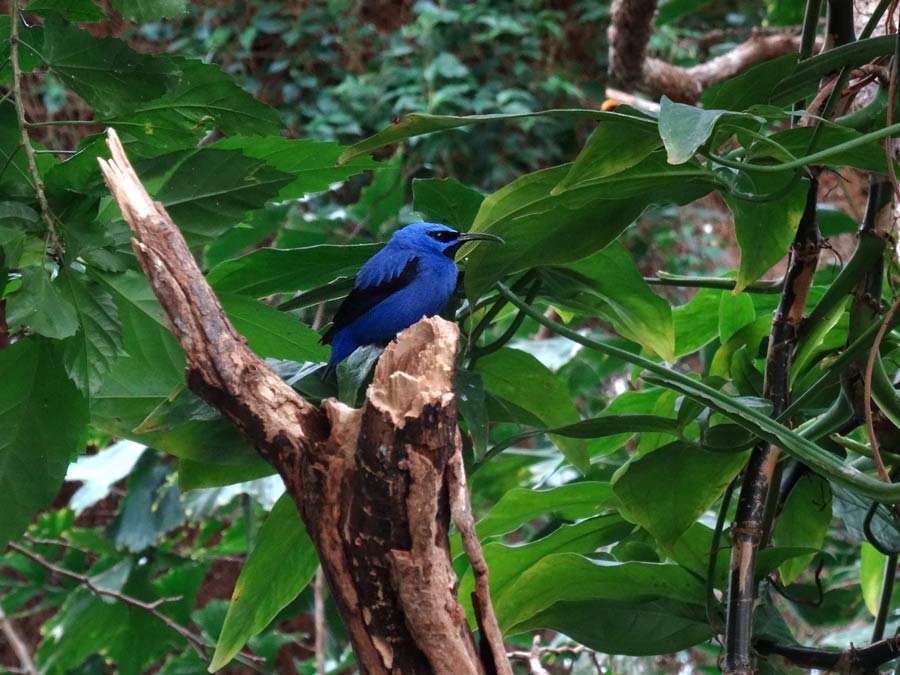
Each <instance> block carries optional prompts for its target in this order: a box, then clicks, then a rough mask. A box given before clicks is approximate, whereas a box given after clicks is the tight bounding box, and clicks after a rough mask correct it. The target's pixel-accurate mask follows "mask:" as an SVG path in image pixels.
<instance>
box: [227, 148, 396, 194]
mask: <svg viewBox="0 0 900 675" xmlns="http://www.w3.org/2000/svg"><path fill="white" fill-rule="evenodd" d="M244 133H246V131H245V132H244ZM212 147H213V148H218V149H220V150H240V151H241V152H242V153H244V154H245V155H246V156H247V157H253V158H255V159H259V160H262V161H264V162H266V164H268V165H269V166H272V167H274V168H276V169H278V170H279V171H283V172H284V173H286V174H289V175H291V176H292V177H293V180H291V181H290V182H289V183H288V184H287V185H285V186H284V187H283V188H281V190H280V191H279V193H278V198H279V199H299V198H300V197H303V196H304V195H307V194H310V193H313V192H323V191H324V190H327V189H329V187H330V186H331V185H332V184H333V183H337V182H340V181H342V180H345V179H347V178H349V177H350V176H353V175H354V174H357V173H360V172H362V171H366V170H367V169H376V168H378V167H379V166H381V164H379V163H378V162H375V161H373V160H371V159H369V158H367V157H365V158H361V159H357V160H355V161H352V162H344V163H343V164H341V165H340V166H336V165H335V163H336V162H337V159H338V157H339V156H340V155H341V153H342V152H343V151H344V150H345V148H344V146H341V145H338V144H337V143H331V142H322V141H310V140H305V139H301V140H289V139H287V138H282V137H281V136H241V137H234V138H226V139H224V140H221V141H219V142H218V143H216V144H215V145H213V146H212Z"/></svg>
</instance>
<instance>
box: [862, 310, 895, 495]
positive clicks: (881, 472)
mask: <svg viewBox="0 0 900 675" xmlns="http://www.w3.org/2000/svg"><path fill="white" fill-rule="evenodd" d="M898 309H900V298H898V299H897V301H896V302H895V303H894V304H893V305H891V308H890V310H889V311H888V313H887V314H886V315H885V317H884V321H882V322H881V327H880V328H879V329H878V333H877V334H876V335H875V342H874V343H873V344H872V349H871V351H870V352H869V360H868V362H867V363H866V376H865V381H864V385H863V406H864V408H863V409H864V412H865V416H866V431H868V433H869V445H870V446H871V447H872V458H873V459H874V460H875V467H876V468H877V469H878V477H879V478H881V480H883V481H884V482H886V483H890V482H891V479H890V476H888V472H887V469H886V468H885V466H884V461H883V460H882V459H881V451H880V450H879V448H878V439H876V438H875V423H874V422H873V420H872V371H873V370H874V368H875V359H877V358H878V348H879V347H880V346H881V341H882V340H883V339H884V336H885V334H886V333H887V331H888V327H889V326H890V325H891V321H893V319H894V315H895V314H896V313H897V310H898Z"/></svg>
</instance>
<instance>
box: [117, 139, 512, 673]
mask: <svg viewBox="0 0 900 675" xmlns="http://www.w3.org/2000/svg"><path fill="white" fill-rule="evenodd" d="M107 143H108V145H109V147H110V150H111V152H112V159H111V160H109V161H104V160H102V159H101V160H100V165H101V169H102V171H103V175H104V177H105V178H106V182H107V184H108V185H109V188H110V191H111V192H112V194H113V196H114V197H115V199H116V201H117V202H118V204H119V207H120V209H121V210H122V214H123V216H124V217H125V220H126V221H127V222H128V224H129V225H130V226H131V228H132V230H133V231H134V233H135V235H136V236H135V238H134V239H133V240H132V244H133V247H134V251H135V253H136V255H137V258H138V260H139V262H140V264H141V267H143V269H144V272H145V274H146V275H147V278H148V279H149V280H150V285H151V286H152V287H153V290H154V292H155V293H156V296H157V297H158V298H159V301H160V303H161V304H162V307H163V309H164V310H165V312H166V314H167V315H168V317H169V321H170V325H171V329H172V331H173V333H174V334H175V336H176V337H177V338H178V341H179V342H180V343H181V346H182V348H183V349H184V351H185V354H186V356H187V364H188V365H187V381H188V384H189V386H190V387H191V389H192V390H193V391H194V392H195V393H196V394H197V395H198V396H200V397H201V398H203V399H205V400H206V401H207V402H209V403H210V404H212V405H213V406H215V407H216V408H217V409H218V410H219V411H220V412H221V413H222V414H223V415H225V416H226V417H227V418H228V419H229V420H230V421H231V422H232V423H233V424H234V425H235V427H237V429H239V430H240V431H241V433H242V434H243V435H244V436H245V437H246V438H247V440H248V441H250V443H251V444H252V445H253V446H254V447H255V448H256V449H257V451H258V452H259V453H260V454H261V455H262V456H263V457H264V458H265V459H266V460H267V461H268V462H270V463H271V464H272V465H273V466H274V467H275V468H276V469H277V470H278V472H279V474H280V475H281V477H282V478H283V479H284V483H285V486H286V488H287V491H288V493H289V494H290V495H291V497H292V498H293V500H294V502H295V503H296V505H297V508H298V510H299V511H300V514H301V516H302V518H303V521H304V523H305V524H306V528H307V531H308V532H309V534H310V537H311V538H312V540H313V542H314V543H315V545H316V549H317V550H318V553H319V559H320V561H321V563H322V569H323V571H324V573H325V578H326V580H327V582H328V585H329V587H330V589H331V593H332V596H333V597H334V599H335V602H336V604H337V606H338V609H339V610H340V613H341V616H342V618H343V620H344V622H345V623H346V625H347V630H348V633H349V635H350V639H351V642H352V644H353V648H354V650H355V652H356V657H357V661H358V664H359V667H360V672H361V673H364V674H365V675H388V674H390V675H420V674H430V673H436V674H438V675H445V674H446V675H464V674H469V673H471V674H472V675H492V674H493V673H499V674H501V675H511V673H512V671H511V669H510V665H509V661H508V660H507V657H506V654H505V650H504V648H503V642H502V636H501V633H500V630H499V627H498V625H497V621H496V618H495V616H494V613H493V608H492V606H491V603H490V597H489V595H488V592H487V567H486V566H485V564H484V559H483V557H482V556H481V549H480V546H479V545H478V540H477V538H475V537H474V525H473V522H472V516H471V509H470V506H469V502H468V492H467V491H466V489H465V478H464V474H463V469H462V460H461V444H460V437H459V430H458V429H457V426H456V400H455V397H454V393H453V392H454V386H453V381H454V376H455V372H454V371H455V353H456V348H457V343H458V338H459V333H458V329H457V327H456V325H455V324H452V323H449V322H447V321H444V320H442V319H440V318H434V319H423V320H422V321H420V322H419V323H417V324H415V325H414V326H412V327H411V328H409V329H407V330H406V331H404V332H403V333H402V334H401V335H400V336H399V337H398V339H397V341H395V342H394V343H392V344H391V345H390V346H389V347H388V348H387V349H386V350H385V353H384V355H383V356H382V358H381V361H380V362H379V364H378V366H377V368H376V371H375V378H374V381H373V383H372V385H371V386H370V388H369V390H368V393H367V397H366V403H365V405H364V407H363V408H362V409H361V410H355V409H352V408H349V407H347V406H345V405H343V404H341V403H339V402H337V401H335V400H332V399H329V400H326V401H324V402H323V403H322V405H321V407H320V408H317V407H316V406H313V405H312V404H310V403H309V402H307V401H305V400H304V399H303V398H302V397H300V396H299V394H297V393H296V392H295V391H294V390H293V389H292V388H291V387H290V386H288V385H287V384H286V383H285V382H284V381H283V380H281V378H279V377H278V376H277V375H276V374H275V373H274V371H272V369H271V368H269V366H268V365H267V364H266V363H265V362H264V361H263V360H261V359H260V358H259V357H258V356H256V355H255V354H254V353H253V352H252V351H250V349H249V348H248V347H247V344H246V341H245V340H244V338H243V337H242V336H241V335H240V334H238V333H237V331H236V330H235V329H234V327H233V326H232V325H231V324H230V322H229V321H228V319H227V318H226V316H225V314H224V312H223V310H222V307H221V305H220V304H219V301H218V299H217V298H216V296H215V294H214V293H213V291H212V289H211V288H210V287H209V286H208V284H207V283H206V280H205V279H204V277H203V274H202V272H201V271H200V269H199V267H198V266H197V264H196V262H195V260H194V257H193V256H192V255H191V252H190V250H189V249H188V247H187V245H186V243H185V241H184V238H183V237H182V235H181V232H180V231H179V230H178V228H177V226H176V225H175V224H174V223H173V222H172V220H171V218H170V217H169V215H168V214H167V213H166V211H165V209H164V208H163V206H162V205H161V204H158V203H156V202H154V201H153V200H152V199H151V198H150V196H149V195H148V194H147V192H146V190H144V188H143V186H142V185H141V183H140V180H139V179H138V177H137V175H136V174H135V172H134V170H133V169H132V167H131V165H130V163H129V162H128V158H127V157H126V156H125V153H124V150H123V149H122V146H121V143H120V142H119V139H118V137H117V136H116V133H115V131H113V130H111V129H110V130H109V131H108V141H107ZM451 515H452V517H453V518H454V519H455V521H456V524H457V527H458V528H459V530H460V531H461V532H462V533H463V539H464V542H465V549H466V553H467V555H468V556H469V558H470V560H471V563H472V567H473V570H474V571H475V573H476V580H477V583H476V592H475V595H476V596H477V598H473V604H474V605H475V607H476V608H477V609H476V611H477V612H478V613H479V616H478V622H479V627H480V628H481V635H482V645H481V646H480V650H479V648H478V646H476V644H475V641H474V638H473V636H472V633H471V631H470V630H469V626H468V625H467V623H466V619H465V613H464V612H463V609H462V607H461V606H460V604H459V602H458V600H457V598H456V592H455V589H456V576H455V574H454V571H453V567H452V560H451V558H450V547H449V541H448V536H447V533H448V530H449V527H450V518H451Z"/></svg>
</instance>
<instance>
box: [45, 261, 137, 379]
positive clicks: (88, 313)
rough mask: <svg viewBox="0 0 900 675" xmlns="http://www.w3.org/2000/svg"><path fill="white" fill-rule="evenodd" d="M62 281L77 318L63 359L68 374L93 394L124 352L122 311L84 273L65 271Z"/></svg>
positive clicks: (64, 347) (65, 343)
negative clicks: (120, 317) (75, 326)
mask: <svg viewBox="0 0 900 675" xmlns="http://www.w3.org/2000/svg"><path fill="white" fill-rule="evenodd" d="M59 281H60V284H61V285H62V289H63V295H64V297H65V298H66V299H67V300H68V302H69V304H71V306H72V307H74V308H75V312H76V318H77V321H78V333H76V334H75V335H73V336H72V337H69V338H66V340H64V341H63V343H62V350H63V352H62V353H63V362H64V363H65V365H66V372H68V373H69V377H71V378H72V380H73V381H74V382H75V384H77V385H78V387H79V388H80V389H81V390H82V391H83V392H84V393H85V394H87V395H90V394H93V393H95V392H96V391H97V390H98V389H99V388H100V386H101V384H102V378H103V376H104V375H105V374H106V373H107V372H109V369H110V367H111V366H112V364H113V362H114V361H115V360H116V358H118V356H119V355H120V354H121V353H122V350H123V345H122V327H121V326H120V325H119V311H118V309H117V308H116V304H115V302H113V299H112V296H111V295H110V294H109V293H108V292H106V291H105V290H103V288H101V287H100V286H99V285H98V284H97V283H95V282H91V281H88V280H87V279H86V278H85V276H84V275H83V274H78V273H76V272H73V271H71V270H65V271H64V272H63V273H62V274H60V276H59Z"/></svg>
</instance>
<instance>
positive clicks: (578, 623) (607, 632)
mask: <svg viewBox="0 0 900 675" xmlns="http://www.w3.org/2000/svg"><path fill="white" fill-rule="evenodd" d="M536 629H549V630H555V631H558V632H560V633H563V634H565V635H568V636H569V637H570V638H572V639H574V640H577V641H578V642H580V643H581V644H583V645H585V646H587V647H590V648H591V649H594V650H596V651H598V652H607V653H610V654H627V655H630V656H652V655H656V654H670V653H674V652H678V651H680V650H682V649H686V648H688V647H691V646H693V645H696V644H699V643H701V642H704V641H706V640H708V639H710V638H712V637H714V635H715V631H714V630H713V629H712V627H711V626H710V625H709V620H708V619H707V617H706V608H705V607H703V606H702V605H700V604H696V603H686V602H679V601H676V600H669V599H666V598H659V599H653V600H641V601H622V600H611V599H607V598H603V597H599V598H588V599H579V600H571V601H566V602H557V603H555V604H554V605H551V606H550V607H548V608H547V609H544V610H542V611H540V612H538V613H537V614H535V615H534V616H532V617H531V618H530V619H528V620H527V621H525V622H523V623H521V624H519V625H518V626H516V628H515V630H516V631H517V632H521V631H526V630H536Z"/></svg>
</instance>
